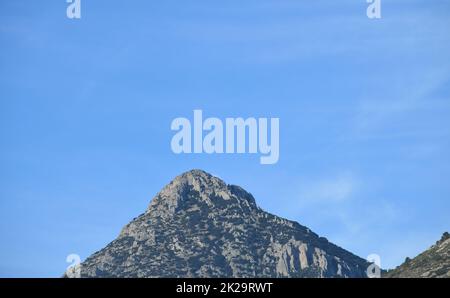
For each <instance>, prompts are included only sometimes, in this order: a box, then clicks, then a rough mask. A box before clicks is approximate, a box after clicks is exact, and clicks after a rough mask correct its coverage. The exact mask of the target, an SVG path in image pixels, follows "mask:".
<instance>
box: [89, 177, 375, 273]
mask: <svg viewBox="0 0 450 298" xmlns="http://www.w3.org/2000/svg"><path fill="white" fill-rule="evenodd" d="M367 266H368V263H367V262H366V260H364V259H362V258H359V257H357V256H355V255H353V254H352V253H350V252H348V251H346V250H344V249H342V248H340V247H338V246H336V245H334V244H332V243H330V242H328V241H327V240H326V239H325V238H322V237H319V236H318V235H317V234H315V233H313V232H311V230H309V229H308V228H306V227H303V226H301V225H300V224H298V223H296V222H292V221H289V220H287V219H284V218H280V217H278V216H275V215H272V214H270V213H267V212H265V211H263V210H262V209H260V208H259V207H258V206H257V205H256V203H255V199H254V198H253V196H252V195H251V194H250V193H248V192H247V191H245V190H244V189H243V188H241V187H239V186H235V185H228V184H226V183H225V182H224V181H222V180H221V179H219V178H218V177H215V176H213V175H210V174H208V173H206V172H204V171H202V170H191V171H188V172H185V173H183V174H181V175H179V176H177V177H176V178H175V179H173V180H172V181H171V182H170V183H169V184H167V185H166V186H165V187H164V188H163V189H162V190H161V191H160V192H159V193H158V194H157V195H156V196H155V198H153V200H152V201H151V203H150V205H149V207H148V208H147V210H146V212H145V213H143V214H141V215H140V216H138V217H137V218H135V219H133V220H132V221H131V222H130V223H128V224H127V225H126V226H125V227H124V228H123V229H122V231H121V233H120V234H119V236H118V237H117V238H116V239H115V240H114V241H112V242H111V243H110V244H108V245H107V246H106V247H105V248H103V249H102V250H100V251H99V252H97V253H95V254H93V255H92V256H90V257H89V258H87V259H86V261H84V262H83V263H82V264H81V275H82V276H83V277H366V269H367Z"/></svg>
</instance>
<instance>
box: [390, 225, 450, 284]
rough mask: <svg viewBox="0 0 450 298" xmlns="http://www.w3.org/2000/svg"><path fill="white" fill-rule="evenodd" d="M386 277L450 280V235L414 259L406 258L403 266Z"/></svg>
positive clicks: (391, 271)
mask: <svg viewBox="0 0 450 298" xmlns="http://www.w3.org/2000/svg"><path fill="white" fill-rule="evenodd" d="M384 277H393V278H395V277H397V278H403V277H404V278H411V277H417V278H424V277H429V278H431V277H447V278H450V234H449V233H448V232H446V233H444V234H443V235H442V238H441V240H439V241H437V242H436V244H435V245H433V246H431V247H430V248H429V249H427V250H426V251H424V252H423V253H421V254H420V255H418V256H417V257H415V258H414V259H410V258H406V260H405V262H404V263H403V264H402V265H400V266H398V267H397V268H395V269H394V270H389V271H387V273H386V274H385V275H384Z"/></svg>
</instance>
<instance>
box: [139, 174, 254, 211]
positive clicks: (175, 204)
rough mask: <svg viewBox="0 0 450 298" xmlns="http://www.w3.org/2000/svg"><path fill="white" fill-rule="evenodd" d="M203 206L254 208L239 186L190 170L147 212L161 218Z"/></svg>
mask: <svg viewBox="0 0 450 298" xmlns="http://www.w3.org/2000/svg"><path fill="white" fill-rule="evenodd" d="M197 203H202V204H203V203H204V204H206V205H207V207H208V208H221V207H223V206H224V204H225V203H228V204H233V203H234V204H239V205H242V204H244V205H246V207H247V208H256V203H255V199H254V198H253V196H252V195H251V194H249V193H248V192H246V191H245V190H244V189H242V188H241V187H239V186H235V185H227V184H226V183H225V182H224V181H222V180H221V179H220V178H218V177H216V176H213V175H211V174H209V173H207V172H205V171H203V170H198V169H194V170H190V171H187V172H184V173H183V174H181V175H179V176H177V177H175V179H173V180H172V181H171V182H170V183H169V184H167V185H166V186H165V187H164V188H163V189H162V190H161V191H160V192H159V193H158V194H157V195H156V197H155V198H154V199H153V200H152V201H151V203H150V205H149V207H148V209H147V212H155V213H157V214H159V215H161V216H162V217H167V216H171V215H173V214H174V213H175V212H180V211H182V210H183V209H189V208H194V205H196V204H197Z"/></svg>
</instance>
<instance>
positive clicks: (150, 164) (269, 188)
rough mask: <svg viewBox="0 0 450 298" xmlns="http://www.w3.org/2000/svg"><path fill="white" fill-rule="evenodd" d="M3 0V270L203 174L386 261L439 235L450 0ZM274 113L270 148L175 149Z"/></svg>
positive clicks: (50, 253)
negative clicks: (178, 180)
mask: <svg viewBox="0 0 450 298" xmlns="http://www.w3.org/2000/svg"><path fill="white" fill-rule="evenodd" d="M66 7H67V4H66V2H65V1H64V0H58V1H23V0H1V1H0V46H1V50H0V276H18V277H23V276H55V277H57V276H61V275H62V273H63V272H64V271H65V268H66V267H67V266H68V264H67V263H66V256H67V255H69V254H71V253H77V254H79V255H80V256H81V258H82V259H84V258H86V257H87V256H89V255H90V254H92V253H93V252H95V251H97V250H99V249H100V248H102V247H104V246H105V245H106V244H107V243H109V242H110V241H111V240H113V239H114V238H115V237H116V236H117V235H118V233H119V232H120V229H121V228H122V227H123V226H124V225H125V224H126V223H127V222H129V221H130V220H131V219H132V218H134V217H135V216H137V215H139V214H140V213H142V212H144V210H145V209H146V207H147V205H148V203H149V202H150V200H151V199H152V197H153V196H154V195H155V194H156V193H157V192H158V191H159V190H160V189H161V188H162V187H163V186H164V185H165V184H166V183H168V182H169V181H170V180H171V179H173V178H174V177H175V176H176V175H178V174H180V173H182V172H184V171H186V170H189V169H192V168H201V169H204V170H206V171H208V172H210V173H212V174H215V175H217V176H220V177H221V178H222V179H224V180H225V181H226V182H227V183H230V184H238V185H240V186H242V187H244V188H245V189H246V190H248V191H249V192H251V193H252V194H253V195H254V196H255V198H256V200H257V202H258V204H259V205H260V206H261V207H262V208H264V209H265V210H267V211H269V212H271V213H274V214H277V215H279V216H282V217H286V218H289V219H292V220H296V221H298V222H300V223H301V224H303V225H306V226H308V227H310V228H311V229H312V230H313V231H315V232H316V233H318V234H320V235H321V236H325V237H327V238H328V239H329V240H330V241H332V242H334V243H336V244H338V245H340V246H342V247H344V248H345V249H347V250H350V251H352V252H354V253H356V254H358V255H359V256H361V257H364V258H365V257H366V256H368V255H369V254H373V253H376V254H379V255H380V257H381V265H382V267H383V268H390V267H393V266H396V265H398V264H400V263H401V262H402V261H403V260H404V258H405V257H406V256H410V257H411V256H415V255H416V254H417V253H419V252H420V251H422V250H424V249H426V248H427V247H428V246H430V245H431V244H433V243H434V242H435V241H436V240H438V239H439V238H440V235H441V234H442V233H443V232H444V231H446V230H449V229H450V217H449V213H450V212H449V211H450V183H449V182H450V181H449V177H450V154H449V152H450V150H449V149H450V2H449V1H446V0H434V1H430V0H422V1H417V0H391V1H383V2H382V19H380V20H369V19H368V18H367V16H366V7H367V4H366V1H365V0H352V1H350V0H346V1H331V0H329V1H324V0H310V1H303V0H302V1H301V0H296V1H287V0H286V1H285V0H283V1H280V0H276V1H275V0H273V1H265V0H245V1H242V0H239V1H237V0H226V1H225V0H223V1H206V0H203V1H197V0H193V1H148V0H145V1H144V0H143V1H107V0H82V9H81V11H82V18H81V19H80V20H70V19H68V18H67V17H66ZM194 109H202V110H203V113H204V115H205V117H218V118H225V117H244V118H246V117H279V118H280V160H279V162H278V163H277V164H275V165H261V164H260V163H259V156H258V155H248V154H247V155H207V154H200V155H176V154H174V153H172V151H171V149H170V140H171V138H172V136H173V134H174V133H173V132H172V131H171V130H170V124H171V121H172V120H173V119H174V118H176V117H188V118H191V119H192V117H193V110H194Z"/></svg>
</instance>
